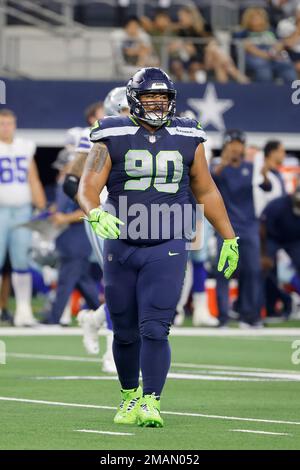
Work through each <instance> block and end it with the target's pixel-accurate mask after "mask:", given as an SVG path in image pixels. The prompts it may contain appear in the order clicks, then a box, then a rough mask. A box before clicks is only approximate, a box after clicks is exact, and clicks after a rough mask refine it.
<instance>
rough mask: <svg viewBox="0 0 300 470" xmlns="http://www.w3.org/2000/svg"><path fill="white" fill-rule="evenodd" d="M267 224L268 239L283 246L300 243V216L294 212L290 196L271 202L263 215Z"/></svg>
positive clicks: (262, 218)
mask: <svg viewBox="0 0 300 470" xmlns="http://www.w3.org/2000/svg"><path fill="white" fill-rule="evenodd" d="M261 220H263V221H264V222H265V224H266V228H267V237H268V238H271V239H272V240H275V241H277V242H278V243H281V244H283V245H284V244H286V243H294V242H299V241H300V216H297V215H296V214H294V212H293V203H292V198H291V196H290V195H287V196H283V197H279V198H277V199H274V200H273V201H271V202H270V203H269V204H268V205H267V207H266V208H265V210H264V211H263V213H262V215H261Z"/></svg>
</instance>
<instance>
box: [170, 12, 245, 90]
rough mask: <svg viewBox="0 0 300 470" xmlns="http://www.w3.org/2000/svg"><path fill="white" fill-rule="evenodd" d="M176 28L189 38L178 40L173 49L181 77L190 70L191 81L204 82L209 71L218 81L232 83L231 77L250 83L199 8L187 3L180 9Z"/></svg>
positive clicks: (176, 71)
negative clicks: (225, 49)
mask: <svg viewBox="0 0 300 470" xmlns="http://www.w3.org/2000/svg"><path fill="white" fill-rule="evenodd" d="M175 31H176V32H177V35H178V36H179V38H182V39H185V40H184V41H183V40H182V41H174V42H173V44H171V45H170V48H169V50H170V53H171V72H172V73H173V75H174V76H175V77H176V78H177V79H178V80H183V79H184V75H185V70H187V72H188V76H189V79H190V80H191V81H198V82H203V81H204V80H205V78H206V72H210V71H211V72H213V73H214V75H215V78H216V80H217V81H219V82H222V83H226V82H228V80H229V78H233V79H234V80H237V81H238V82H240V83H247V82H248V79H247V77H245V75H243V74H242V73H240V72H239V70H238V69H237V68H236V66H235V65H234V63H233V61H232V59H231V57H230V56H229V55H228V54H226V53H225V52H224V51H223V50H222V49H221V48H220V46H219V45H218V43H217V41H216V39H215V38H214V36H213V32H212V29H211V27H210V25H209V24H207V23H205V21H204V18H203V16H202V15H201V13H200V12H199V10H198V9H197V8H196V7H194V6H191V5H186V6H183V7H181V8H180V9H179V10H178V23H177V25H176V26H175ZM190 38H192V39H190ZM193 38H195V39H197V40H199V42H198V41H195V40H193Z"/></svg>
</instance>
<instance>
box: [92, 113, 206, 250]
mask: <svg viewBox="0 0 300 470" xmlns="http://www.w3.org/2000/svg"><path fill="white" fill-rule="evenodd" d="M90 139H91V141H92V142H99V141H100V142H103V143H105V144H106V146H107V148H108V151H109V154H110V158H111V161H112V169H111V172H110V175H109V179H108V182H107V189H108V193H109V196H108V201H107V202H108V203H109V204H111V205H112V206H113V207H114V208H115V210H116V214H117V215H119V217H120V218H121V219H124V216H126V218H127V227H128V233H127V237H126V238H127V240H128V241H131V242H134V243H137V244H140V243H146V244H147V243H150V244H151V243H153V242H154V243H155V242H157V241H162V240H163V239H170V238H174V237H176V238H179V232H180V233H181V234H182V228H183V227H182V226H181V228H180V229H179V228H178V226H177V227H174V225H173V213H172V212H171V218H170V224H169V226H170V235H169V236H166V234H162V232H161V222H160V223H159V227H158V225H157V223H156V222H157V219H156V217H153V212H151V211H154V210H156V209H158V207H159V206H160V207H161V210H162V216H161V219H163V218H164V208H165V211H167V212H168V208H170V207H175V206H174V204H175V205H176V206H177V207H178V206H180V208H182V207H183V206H184V205H190V202H191V201H190V180H189V172H190V167H191V165H192V163H193V160H194V155H195V151H196V148H197V146H198V145H199V143H202V142H204V141H205V140H206V136H205V132H204V131H203V129H202V128H201V126H200V124H199V123H198V122H197V121H196V120H191V119H187V118H173V119H172V120H170V121H168V123H167V124H166V125H164V126H162V127H161V128H159V129H157V130H156V131H155V132H149V131H148V130H147V129H145V128H144V127H143V126H141V125H140V124H139V123H138V122H137V121H136V120H135V119H133V118H131V117H128V116H116V117H107V118H105V119H103V120H102V121H100V122H98V124H96V126H94V127H93V128H92V131H91V137H90ZM124 196H125V198H124V200H123V202H124V204H125V199H126V205H127V213H126V214H124V210H123V209H121V205H122V207H123V202H122V204H121V203H120V201H121V199H120V197H124ZM137 204H138V205H142V206H143V207H144V208H145V210H146V211H147V217H146V216H145V213H143V214H140V212H139V208H140V206H136V205H137ZM154 206H155V208H154ZM142 212H143V211H142ZM169 213H170V211H169ZM150 214H152V217H150ZM139 215H140V216H141V218H140V224H141V225H142V227H140V236H139V239H136V238H135V237H136V235H133V234H132V233H130V223H131V222H132V221H133V219H134V218H135V220H136V222H135V223H136V224H138V219H137V218H136V217H137V216H139ZM154 220H155V222H154Z"/></svg>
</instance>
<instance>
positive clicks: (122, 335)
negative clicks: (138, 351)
mask: <svg viewBox="0 0 300 470" xmlns="http://www.w3.org/2000/svg"><path fill="white" fill-rule="evenodd" d="M139 339H140V335H139V332H138V331H137V330H117V331H116V329H115V330H114V341H115V342H116V343H118V344H123V345H125V344H132V343H135V342H136V341H139Z"/></svg>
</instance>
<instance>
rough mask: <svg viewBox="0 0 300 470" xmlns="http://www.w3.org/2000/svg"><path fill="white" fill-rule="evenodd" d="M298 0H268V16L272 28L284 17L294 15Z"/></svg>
mask: <svg viewBox="0 0 300 470" xmlns="http://www.w3.org/2000/svg"><path fill="white" fill-rule="evenodd" d="M298 5H299V0H269V7H268V11H269V16H270V23H271V26H272V28H274V29H276V26H277V24H278V23H279V21H281V20H282V19H284V18H289V17H290V16H292V15H294V13H295V10H296V8H297V6H298Z"/></svg>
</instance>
